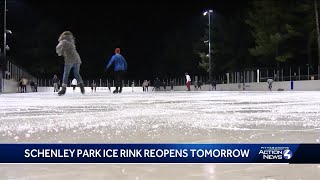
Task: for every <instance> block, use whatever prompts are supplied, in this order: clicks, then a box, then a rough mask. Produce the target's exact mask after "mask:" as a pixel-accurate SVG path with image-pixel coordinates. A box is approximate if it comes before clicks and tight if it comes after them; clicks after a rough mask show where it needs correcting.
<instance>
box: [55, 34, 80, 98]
mask: <svg viewBox="0 0 320 180" xmlns="http://www.w3.org/2000/svg"><path fill="white" fill-rule="evenodd" d="M58 41H59V44H58V45H57V47H56V52H57V54H58V56H63V57H64V72H63V80H62V89H61V90H60V91H59V92H58V95H59V96H62V95H64V94H65V93H66V90H67V84H68V79H69V74H70V71H71V69H72V68H73V73H74V77H75V78H76V79H77V81H78V83H79V86H80V90H81V93H82V94H84V93H85V89H84V84H83V80H82V78H81V75H80V65H81V58H80V56H79V54H78V52H77V50H76V45H75V38H74V36H73V34H72V33H71V32H70V31H64V32H63V33H62V34H61V35H60V37H59V39H58Z"/></svg>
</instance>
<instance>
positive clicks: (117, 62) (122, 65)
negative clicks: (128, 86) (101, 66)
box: [106, 54, 127, 71]
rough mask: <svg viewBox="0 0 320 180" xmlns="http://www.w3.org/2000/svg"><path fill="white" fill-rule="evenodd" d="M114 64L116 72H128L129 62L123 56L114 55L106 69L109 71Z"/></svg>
mask: <svg viewBox="0 0 320 180" xmlns="http://www.w3.org/2000/svg"><path fill="white" fill-rule="evenodd" d="M112 64H114V71H125V70H127V61H126V60H125V59H124V57H123V56H121V54H115V55H113V56H112V58H111V60H110V61H109V63H108V65H107V66H106V69H109V68H110V66H111V65H112Z"/></svg>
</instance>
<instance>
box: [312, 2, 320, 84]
mask: <svg viewBox="0 0 320 180" xmlns="http://www.w3.org/2000/svg"><path fill="white" fill-rule="evenodd" d="M313 2H314V12H315V16H316V17H315V18H316V28H317V40H318V79H320V30H319V19H318V4H317V0H314V1H313Z"/></svg>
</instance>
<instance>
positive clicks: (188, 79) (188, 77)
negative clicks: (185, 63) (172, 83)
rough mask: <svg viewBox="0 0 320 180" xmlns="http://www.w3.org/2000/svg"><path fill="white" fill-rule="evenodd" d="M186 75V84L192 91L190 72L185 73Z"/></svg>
mask: <svg viewBox="0 0 320 180" xmlns="http://www.w3.org/2000/svg"><path fill="white" fill-rule="evenodd" d="M185 76H186V85H187V88H188V91H191V90H190V86H191V78H190V76H189V74H188V73H185Z"/></svg>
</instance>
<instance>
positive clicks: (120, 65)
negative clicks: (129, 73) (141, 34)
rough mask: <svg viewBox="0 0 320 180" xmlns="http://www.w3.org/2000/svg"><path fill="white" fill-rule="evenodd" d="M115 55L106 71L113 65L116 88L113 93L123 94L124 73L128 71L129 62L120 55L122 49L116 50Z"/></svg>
mask: <svg viewBox="0 0 320 180" xmlns="http://www.w3.org/2000/svg"><path fill="white" fill-rule="evenodd" d="M114 52H115V55H113V56H112V57H111V59H110V61H109V63H108V64H107V66H106V68H105V71H106V70H108V69H109V68H110V67H111V65H113V66H114V76H115V86H116V89H115V90H114V91H113V93H121V92H122V78H123V76H124V72H125V71H126V70H127V61H126V60H125V59H124V57H123V56H122V55H121V54H120V48H116V49H115V51H114Z"/></svg>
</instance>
